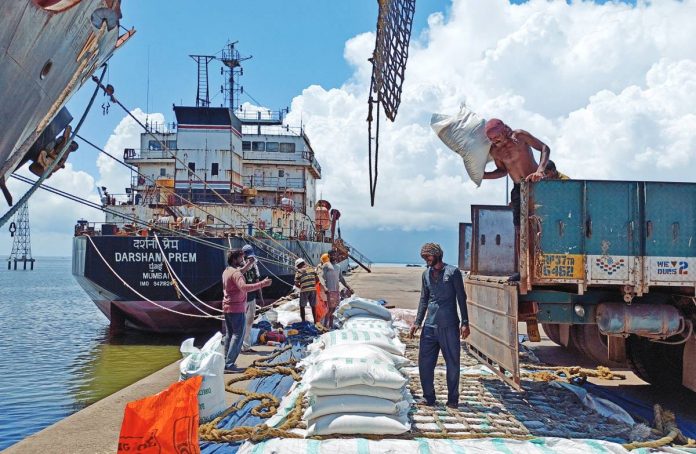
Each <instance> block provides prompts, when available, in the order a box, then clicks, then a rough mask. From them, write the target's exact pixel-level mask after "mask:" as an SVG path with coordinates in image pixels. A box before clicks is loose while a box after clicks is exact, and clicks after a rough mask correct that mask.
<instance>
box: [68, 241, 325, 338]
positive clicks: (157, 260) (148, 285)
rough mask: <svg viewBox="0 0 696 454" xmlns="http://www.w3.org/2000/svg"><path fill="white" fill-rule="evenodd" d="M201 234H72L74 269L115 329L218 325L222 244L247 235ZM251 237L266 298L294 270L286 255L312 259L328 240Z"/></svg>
mask: <svg viewBox="0 0 696 454" xmlns="http://www.w3.org/2000/svg"><path fill="white" fill-rule="evenodd" d="M90 239H91V241H90ZM205 241H206V242H209V243H210V244H201V243H200V242H197V241H193V240H190V239H188V238H183V237H161V238H160V239H159V242H158V241H157V240H155V239H154V238H153V237H133V236H94V237H90V238H89V239H88V238H87V237H84V236H81V237H75V238H74V240H73V276H74V277H75V279H76V281H77V283H78V284H79V285H80V286H81V287H82V288H83V289H84V290H85V292H86V293H87V294H88V295H89V297H90V298H91V299H92V301H93V302H94V303H95V305H96V306H97V307H98V308H99V310H100V311H101V312H102V313H103V314H104V315H105V316H106V317H107V318H108V319H109V320H110V322H111V325H112V327H114V328H115V329H122V328H134V329H138V330H143V331H149V332H156V333H167V334H182V333H195V332H209V331H214V330H217V329H220V327H221V324H222V322H221V321H220V320H219V316H220V315H221V313H220V307H221V301H222V272H223V271H224V269H225V267H226V266H227V263H226V256H225V255H226V250H227V249H229V248H230V247H232V248H241V247H242V246H243V245H244V244H246V242H245V241H244V240H243V239H241V238H229V239H227V238H206V239H205ZM158 243H159V244H158ZM254 244H255V246H257V247H256V248H255V249H256V253H257V255H258V257H259V269H260V272H261V276H262V277H269V278H271V279H272V280H273V285H272V286H271V287H268V288H266V289H264V291H263V299H264V301H266V302H269V301H273V300H275V299H277V298H279V297H281V296H283V295H286V294H287V293H288V292H289V291H290V290H291V288H292V283H293V278H294V270H293V269H292V266H291V265H290V264H289V263H292V260H290V259H289V257H288V255H290V254H292V255H295V256H300V257H305V258H306V259H308V260H309V261H311V262H312V263H318V261H319V257H320V256H321V254H322V253H324V252H326V251H328V250H329V249H330V248H331V244H329V243H320V242H313V241H299V240H277V242H276V241H273V240H255V242H254ZM160 246H161V248H162V249H160ZM279 250H282V251H284V252H285V253H286V254H288V255H285V254H283V253H281V252H279ZM162 251H164V255H163V254H162ZM175 276H176V277H175ZM187 289H188V291H187ZM189 291H190V292H189ZM191 294H193V295H195V296H196V298H197V299H196V298H193V297H192V296H191ZM187 299H188V300H190V301H188V300H187ZM198 300H200V301H203V304H202V303H200V302H199V301H198ZM216 317H218V318H216Z"/></svg>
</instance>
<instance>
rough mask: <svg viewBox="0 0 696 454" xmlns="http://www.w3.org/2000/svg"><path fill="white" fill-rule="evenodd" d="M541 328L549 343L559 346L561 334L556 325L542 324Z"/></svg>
mask: <svg viewBox="0 0 696 454" xmlns="http://www.w3.org/2000/svg"><path fill="white" fill-rule="evenodd" d="M541 327H542V329H543V330H544V334H546V337H548V338H549V339H550V340H551V342H553V343H554V344H556V345H561V333H560V332H559V327H558V323H542V324H541Z"/></svg>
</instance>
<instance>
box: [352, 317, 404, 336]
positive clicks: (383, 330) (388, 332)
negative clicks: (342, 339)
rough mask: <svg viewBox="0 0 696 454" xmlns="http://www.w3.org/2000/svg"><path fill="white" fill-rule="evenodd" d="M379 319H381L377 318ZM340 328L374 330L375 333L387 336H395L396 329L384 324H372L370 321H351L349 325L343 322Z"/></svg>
mask: <svg viewBox="0 0 696 454" xmlns="http://www.w3.org/2000/svg"><path fill="white" fill-rule="evenodd" d="M379 321H381V320H379ZM342 329H347V330H357V331H374V332H376V333H380V334H382V335H384V336H387V337H392V338H393V337H396V330H394V328H391V327H387V326H384V325H380V324H372V323H352V324H350V325H347V324H344V325H343V327H342Z"/></svg>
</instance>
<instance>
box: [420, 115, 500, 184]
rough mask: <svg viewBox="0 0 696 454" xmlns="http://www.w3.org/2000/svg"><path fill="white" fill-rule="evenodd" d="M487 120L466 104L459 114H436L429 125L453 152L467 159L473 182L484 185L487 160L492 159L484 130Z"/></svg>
mask: <svg viewBox="0 0 696 454" xmlns="http://www.w3.org/2000/svg"><path fill="white" fill-rule="evenodd" d="M485 125H486V121H485V120H484V119H483V118H481V117H479V116H478V115H476V114H475V113H474V112H472V111H471V110H469V109H467V108H466V107H462V109H461V110H460V111H459V113H458V114H457V115H442V114H433V116H432V118H431V119H430V127H431V128H433V131H435V134H437V136H438V137H439V138H440V140H442V142H444V144H445V145H447V146H448V147H449V148H450V149H451V150H452V151H454V152H455V153H457V154H458V155H459V156H461V157H462V160H464V167H465V168H466V172H467V173H468V174H469V177H470V178H471V181H473V182H474V183H476V186H481V181H482V180H483V173H484V171H485V169H486V163H487V162H488V161H490V160H491V157H490V154H489V152H490V149H491V142H490V141H489V140H488V137H486V133H485Z"/></svg>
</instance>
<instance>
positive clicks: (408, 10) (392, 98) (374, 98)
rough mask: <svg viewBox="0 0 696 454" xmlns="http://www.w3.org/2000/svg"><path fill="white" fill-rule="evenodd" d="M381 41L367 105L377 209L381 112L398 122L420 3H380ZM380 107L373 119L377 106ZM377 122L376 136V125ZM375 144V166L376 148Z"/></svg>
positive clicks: (372, 185)
mask: <svg viewBox="0 0 696 454" xmlns="http://www.w3.org/2000/svg"><path fill="white" fill-rule="evenodd" d="M377 2H378V3H379V15H378V17H377V37H376V39H375V50H374V51H373V52H372V58H371V59H370V61H371V62H372V80H371V81H370V94H369V98H368V101H367V105H368V113H367V123H368V126H367V135H368V152H369V167H370V168H369V176H370V204H371V205H372V206H374V205H375V192H376V190H377V167H378V160H379V117H380V116H381V113H380V110H381V109H382V108H383V109H384V114H385V115H386V116H387V118H388V119H390V120H391V121H394V119H395V118H396V114H397V112H398V110H399V105H400V104H401V91H402V89H403V85H404V74H405V72H406V61H407V60H408V45H409V42H410V41H411V27H412V25H413V14H414V13H415V11H416V0H377ZM375 104H376V105H377V112H376V115H374V116H373V108H374V105H375ZM375 120H376V124H375V135H374V137H373V136H372V123H373V121H375ZM373 141H374V151H375V152H374V164H373V158H372V145H373Z"/></svg>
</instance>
